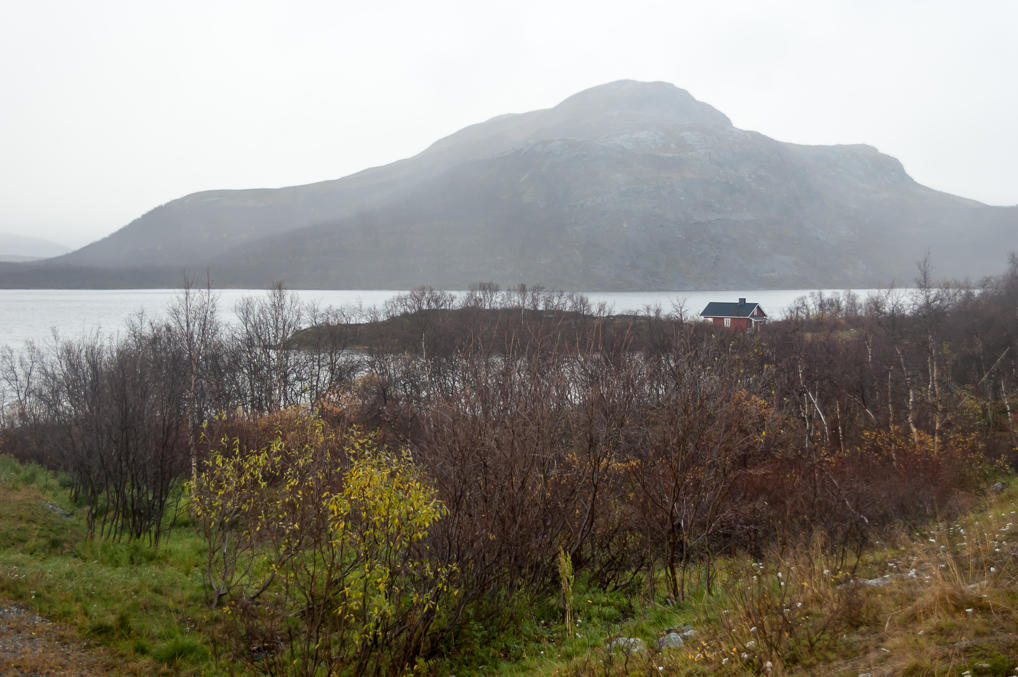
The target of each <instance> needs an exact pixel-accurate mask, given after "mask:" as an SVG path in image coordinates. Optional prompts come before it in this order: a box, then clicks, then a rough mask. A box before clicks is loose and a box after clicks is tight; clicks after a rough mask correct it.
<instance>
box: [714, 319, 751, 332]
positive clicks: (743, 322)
mask: <svg viewBox="0 0 1018 677" xmlns="http://www.w3.org/2000/svg"><path fill="white" fill-rule="evenodd" d="M729 319H730V320H731V324H730V325H729V326H727V327H726V326H725V318H723V317H712V318H711V320H712V321H713V322H714V326H715V327H719V328H721V329H732V330H734V331H748V330H749V323H750V322H751V320H750V319H749V318H748V317H732V318H729Z"/></svg>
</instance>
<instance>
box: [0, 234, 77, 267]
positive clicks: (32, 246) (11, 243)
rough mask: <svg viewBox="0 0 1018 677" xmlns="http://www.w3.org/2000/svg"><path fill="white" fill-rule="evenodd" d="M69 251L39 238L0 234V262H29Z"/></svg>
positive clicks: (67, 248)
mask: <svg viewBox="0 0 1018 677" xmlns="http://www.w3.org/2000/svg"><path fill="white" fill-rule="evenodd" d="M69 251H71V249H70V247H65V246H63V245H62V244H57V243H56V242H50V241H49V240H44V239H42V238H39V237H29V236H27V235H17V234H15V233H0V261H31V260H35V259H45V258H50V257H53V256H60V255H61V254H66V253H67V252H69Z"/></svg>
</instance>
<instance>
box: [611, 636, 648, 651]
mask: <svg viewBox="0 0 1018 677" xmlns="http://www.w3.org/2000/svg"><path fill="white" fill-rule="evenodd" d="M608 650H609V651H621V652H623V653H643V652H644V651H646V650H647V645H645V644H644V643H643V640H642V639H640V638H639V637H616V638H615V639H613V640H612V641H610V642H608Z"/></svg>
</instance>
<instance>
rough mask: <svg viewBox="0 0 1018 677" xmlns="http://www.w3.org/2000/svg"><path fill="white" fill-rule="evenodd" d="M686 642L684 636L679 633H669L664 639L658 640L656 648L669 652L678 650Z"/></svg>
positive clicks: (655, 644)
mask: <svg viewBox="0 0 1018 677" xmlns="http://www.w3.org/2000/svg"><path fill="white" fill-rule="evenodd" d="M683 644H685V642H684V641H683V640H682V635H680V634H679V633H677V632H669V633H668V634H667V635H665V636H664V637H660V638H658V640H657V642H655V643H654V647H655V648H656V649H657V650H658V651H668V650H670V649H678V648H679V647H681V646H682V645H683Z"/></svg>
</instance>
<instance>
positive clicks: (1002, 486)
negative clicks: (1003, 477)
mask: <svg viewBox="0 0 1018 677" xmlns="http://www.w3.org/2000/svg"><path fill="white" fill-rule="evenodd" d="M1004 489H1007V485H1006V484H1004V483H1003V482H996V483H994V485H993V486H992V487H990V491H992V492H993V493H995V494H999V493H1000V492H1002V491H1004Z"/></svg>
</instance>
